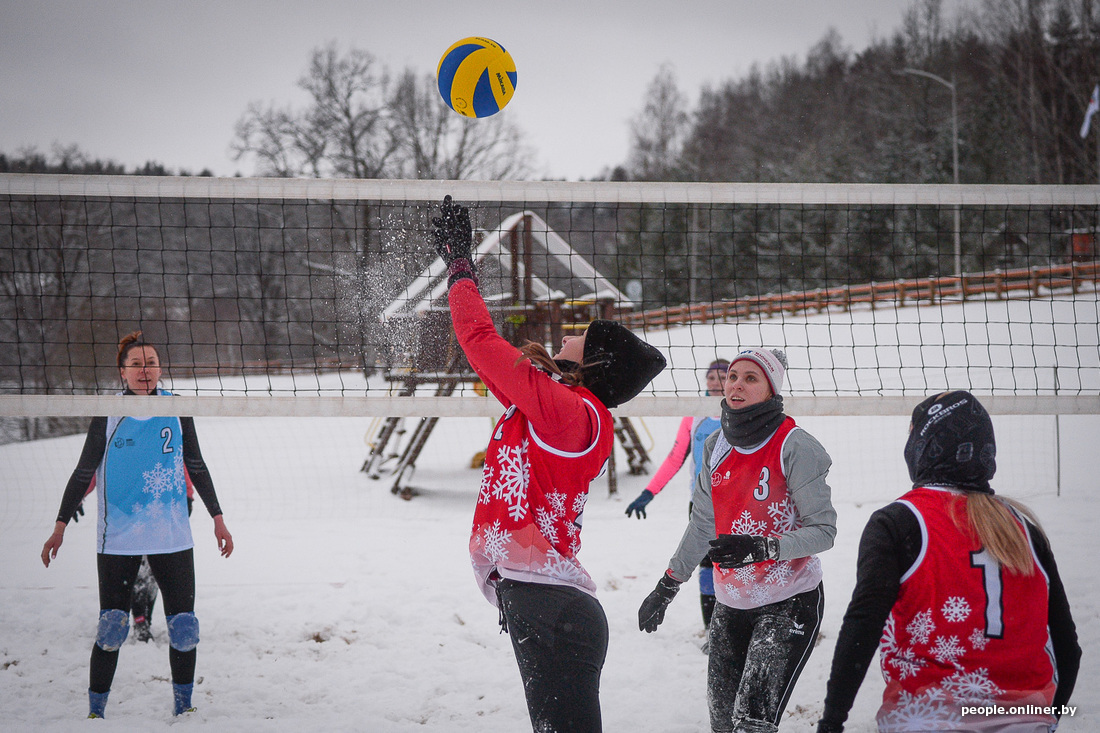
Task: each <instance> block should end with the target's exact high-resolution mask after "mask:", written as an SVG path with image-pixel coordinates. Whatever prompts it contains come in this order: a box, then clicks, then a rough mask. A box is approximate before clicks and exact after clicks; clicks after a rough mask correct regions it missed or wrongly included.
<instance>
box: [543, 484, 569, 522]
mask: <svg viewBox="0 0 1100 733" xmlns="http://www.w3.org/2000/svg"><path fill="white" fill-rule="evenodd" d="M546 503H547V504H549V505H550V512H551V513H552V514H553V515H554V516H555V517H556V518H558V519H561V518H562V517H564V516H565V493H564V492H562V491H551V492H550V493H549V494H547V495H546Z"/></svg>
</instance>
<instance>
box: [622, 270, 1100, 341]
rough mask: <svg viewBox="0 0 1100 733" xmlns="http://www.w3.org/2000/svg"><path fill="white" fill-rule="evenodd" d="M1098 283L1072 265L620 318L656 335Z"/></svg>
mask: <svg viewBox="0 0 1100 733" xmlns="http://www.w3.org/2000/svg"><path fill="white" fill-rule="evenodd" d="M1097 280H1100V262H1096V261H1093V262H1073V263H1067V264H1064V265H1053V266H1050V267H1024V268H1018V269H1013V270H993V271H991V272H979V273H969V274H964V275H962V276H957V275H951V276H948V277H935V278H917V279H913V280H894V281H892V282H883V283H867V284H864V285H842V286H839V287H835V288H818V289H816V290H806V291H802V292H796V293H781V294H771V295H752V296H747V297H744V298H738V299H736V300H721V301H717V302H713V303H697V304H694V305H677V306H669V307H666V308H657V309H654V310H648V311H641V312H637V313H626V314H623V315H622V316H621V321H622V323H623V325H625V326H626V327H627V328H641V329H655V328H669V327H672V326H684V325H687V324H691V323H710V322H714V321H730V320H735V319H740V318H747V317H751V316H773V315H778V314H780V313H787V314H792V315H793V314H797V313H806V312H818V313H820V312H822V311H824V310H826V309H828V308H840V309H842V310H849V309H851V308H852V307H853V306H856V305H861V304H866V305H868V306H869V307H870V308H872V309H873V308H875V307H878V306H880V305H889V306H890V307H898V306H904V305H906V304H913V305H924V304H926V305H936V304H938V303H942V302H944V301H951V302H958V301H962V300H966V299H968V298H971V297H975V296H981V297H990V296H992V297H994V298H997V299H1004V298H1008V297H1012V296H1013V295H1019V296H1023V297H1029V298H1038V297H1041V296H1043V295H1044V293H1050V292H1053V291H1055V290H1064V289H1067V288H1069V289H1071V290H1072V291H1073V292H1077V290H1078V289H1079V288H1081V287H1082V286H1083V285H1084V284H1086V283H1090V284H1092V285H1093V286H1095V283H1096V281H1097Z"/></svg>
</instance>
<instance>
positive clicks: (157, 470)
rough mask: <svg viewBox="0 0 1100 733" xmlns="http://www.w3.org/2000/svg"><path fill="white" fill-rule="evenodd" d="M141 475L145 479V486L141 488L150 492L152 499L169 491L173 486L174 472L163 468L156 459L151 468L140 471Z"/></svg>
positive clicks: (147, 492)
mask: <svg viewBox="0 0 1100 733" xmlns="http://www.w3.org/2000/svg"><path fill="white" fill-rule="evenodd" d="M141 477H142V478H143V479H144V480H145V486H143V487H142V489H141V490H142V491H143V492H145V493H146V494H152V495H153V498H154V499H159V498H160V497H161V494H165V493H167V492H169V491H171V490H172V488H173V487H174V486H175V481H174V479H175V472H174V471H173V470H172V469H170V468H165V466H164V464H162V463H161V462H160V461H157V463H156V465H155V466H153V468H152V470H149V471H142V472H141Z"/></svg>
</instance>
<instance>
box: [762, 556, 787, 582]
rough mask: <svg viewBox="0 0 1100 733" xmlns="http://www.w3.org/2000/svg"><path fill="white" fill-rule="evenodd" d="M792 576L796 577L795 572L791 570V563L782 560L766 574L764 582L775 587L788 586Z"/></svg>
mask: <svg viewBox="0 0 1100 733" xmlns="http://www.w3.org/2000/svg"><path fill="white" fill-rule="evenodd" d="M792 575H794V571H793V570H792V569H791V563H790V561H789V560H781V561H779V562H777V563H774V564H773V565H772V566H771V567H770V568H768V572H766V573H764V582H765V583H772V584H774V585H787V583H789V582H790V580H791V576H792Z"/></svg>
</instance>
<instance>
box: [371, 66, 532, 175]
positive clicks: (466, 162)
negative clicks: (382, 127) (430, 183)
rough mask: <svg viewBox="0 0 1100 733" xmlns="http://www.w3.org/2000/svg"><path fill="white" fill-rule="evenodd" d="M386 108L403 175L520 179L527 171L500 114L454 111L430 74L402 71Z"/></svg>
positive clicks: (519, 139)
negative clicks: (473, 116)
mask: <svg viewBox="0 0 1100 733" xmlns="http://www.w3.org/2000/svg"><path fill="white" fill-rule="evenodd" d="M390 110H391V115H392V125H393V128H392V129H393V134H394V139H395V140H396V141H397V143H398V145H399V157H400V159H401V161H402V165H403V169H402V170H401V175H402V176H403V177H407V178H422V179H427V178H440V179H459V178H481V179H521V178H525V177H527V176H528V175H530V173H531V165H530V160H531V157H532V154H531V152H530V151H529V150H528V149H527V146H526V145H525V144H524V142H523V135H522V133H521V132H520V131H519V129H518V128H517V127H516V126H515V125H514V124H512V123H511V122H510V121H509V120H508V118H507V117H505V116H504V113H498V114H497V115H493V116H492V117H489V118H485V119H478V120H473V119H469V118H466V117H463V116H461V115H457V114H455V113H454V112H452V111H451V110H450V109H448V108H447V106H446V105H445V104H443V102H442V100H441V99H440V97H439V93H438V92H437V91H436V81H435V78H434V77H432V76H431V75H425V76H420V77H418V76H417V75H416V74H415V73H413V72H412V71H409V70H406V71H405V72H404V73H403V74H402V75H401V77H400V79H399V80H398V83H397V85H396V86H395V88H394V94H393V97H392V100H391V104H390Z"/></svg>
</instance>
